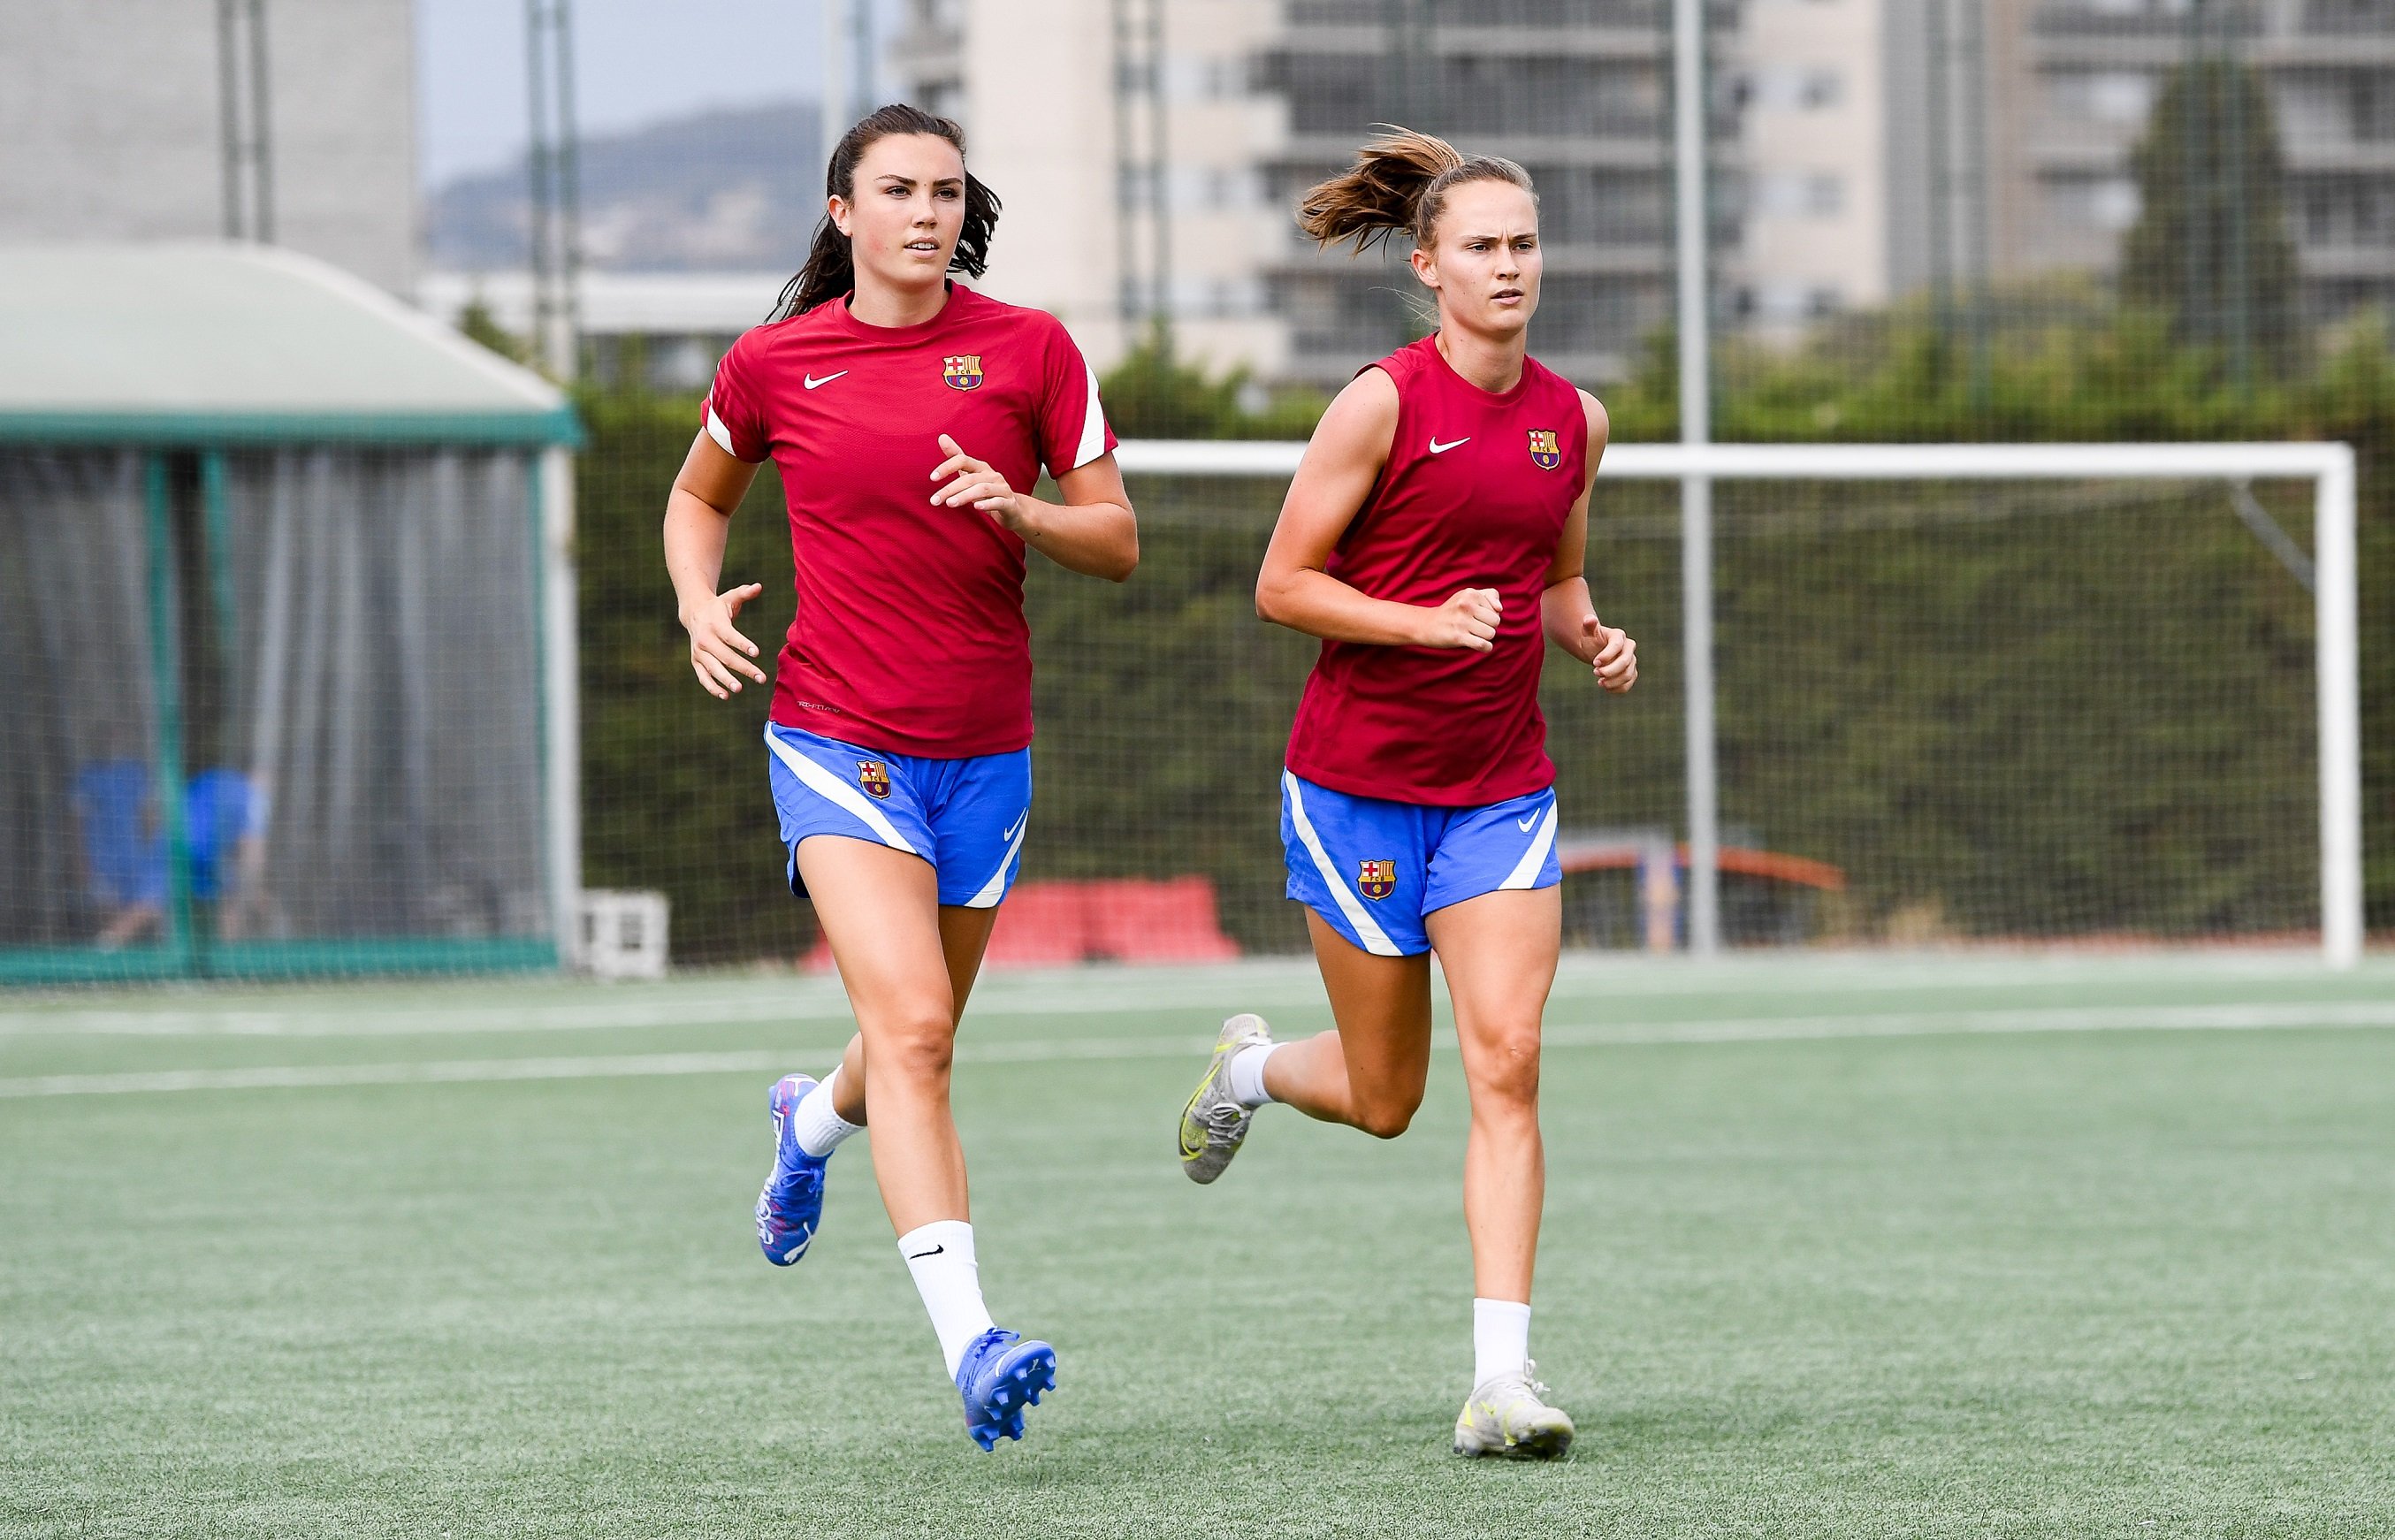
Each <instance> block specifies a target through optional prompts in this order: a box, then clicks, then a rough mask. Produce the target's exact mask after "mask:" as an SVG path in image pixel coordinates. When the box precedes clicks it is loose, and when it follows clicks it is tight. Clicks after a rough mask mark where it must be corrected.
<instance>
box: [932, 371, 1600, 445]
mask: <svg viewBox="0 0 2395 1540" xmlns="http://www.w3.org/2000/svg"><path fill="white" fill-rule="evenodd" d="M940 378H942V379H945V380H946V381H947V382H948V389H950V390H952V391H970V390H973V388H974V387H976V386H978V385H979V384H980V383H981V354H979V353H950V354H948V356H947V357H946V358H943V359H941V360H940ZM1554 436H1555V435H1554V434H1552V433H1550V434H1549V435H1548V437H1550V438H1552V437H1554Z"/></svg>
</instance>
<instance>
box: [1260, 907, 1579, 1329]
mask: <svg viewBox="0 0 2395 1540" xmlns="http://www.w3.org/2000/svg"><path fill="white" fill-rule="evenodd" d="M1426 923H1427V927H1428V929H1429V931H1430V939H1431V946H1432V947H1433V948H1434V949H1436V951H1437V953H1438V960H1439V966H1440V968H1441V969H1442V970H1443V971H1444V972H1445V973H1446V975H1447V987H1448V992H1449V995H1450V996H1451V997H1452V998H1453V1000H1454V1002H1455V1032H1456V1037H1457V1039H1458V1040H1459V1042H1461V1044H1462V1049H1463V1079H1464V1083H1465V1084H1466V1085H1467V1086H1469V1087H1470V1088H1471V1092H1472V1133H1471V1135H1470V1136H1469V1138H1468V1139H1467V1140H1466V1142H1465V1144H1464V1147H1463V1222H1464V1226H1465V1228H1468V1229H1469V1230H1470V1231H1471V1232H1472V1279H1473V1293H1474V1294H1476V1295H1477V1296H1479V1297H1480V1298H1482V1299H1510V1300H1515V1301H1519V1302H1520V1303H1522V1304H1526V1305H1527V1304H1528V1303H1529V1299H1530V1272H1531V1265H1532V1263H1533V1261H1534V1260H1535V1259H1536V1256H1537V1255H1538V1249H1539V1212H1540V1209H1541V1208H1542V1205H1543V1204H1544V1202H1545V1200H1546V1187H1547V1167H1546V1152H1545V1148H1544V1146H1543V1145H1542V1143H1541V1141H1540V1137H1539V1025H1540V1018H1541V1016H1542V1015H1543V1014H1544V1012H1545V1010H1546V1004H1547V991H1548V990H1549V989H1551V988H1553V987H1554V984H1555V959H1556V955H1557V953H1558V952H1560V951H1561V949H1562V947H1563V890H1562V889H1561V888H1559V887H1550V888H1537V889H1531V890H1528V891H1520V890H1515V891H1510V892H1503V893H1489V894H1483V895H1482V896H1479V897H1477V898H1468V899H1466V900H1464V901H1463V902H1462V903H1460V904H1450V905H1449V906H1448V907H1447V908H1446V909H1438V910H1436V911H1434V912H1433V913H1432V914H1430V915H1429V916H1428V917H1427V921H1426ZM1274 1064H1275V1065H1276V1066H1277V1064H1278V1060H1277V1058H1276V1059H1275V1061H1274Z"/></svg>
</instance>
